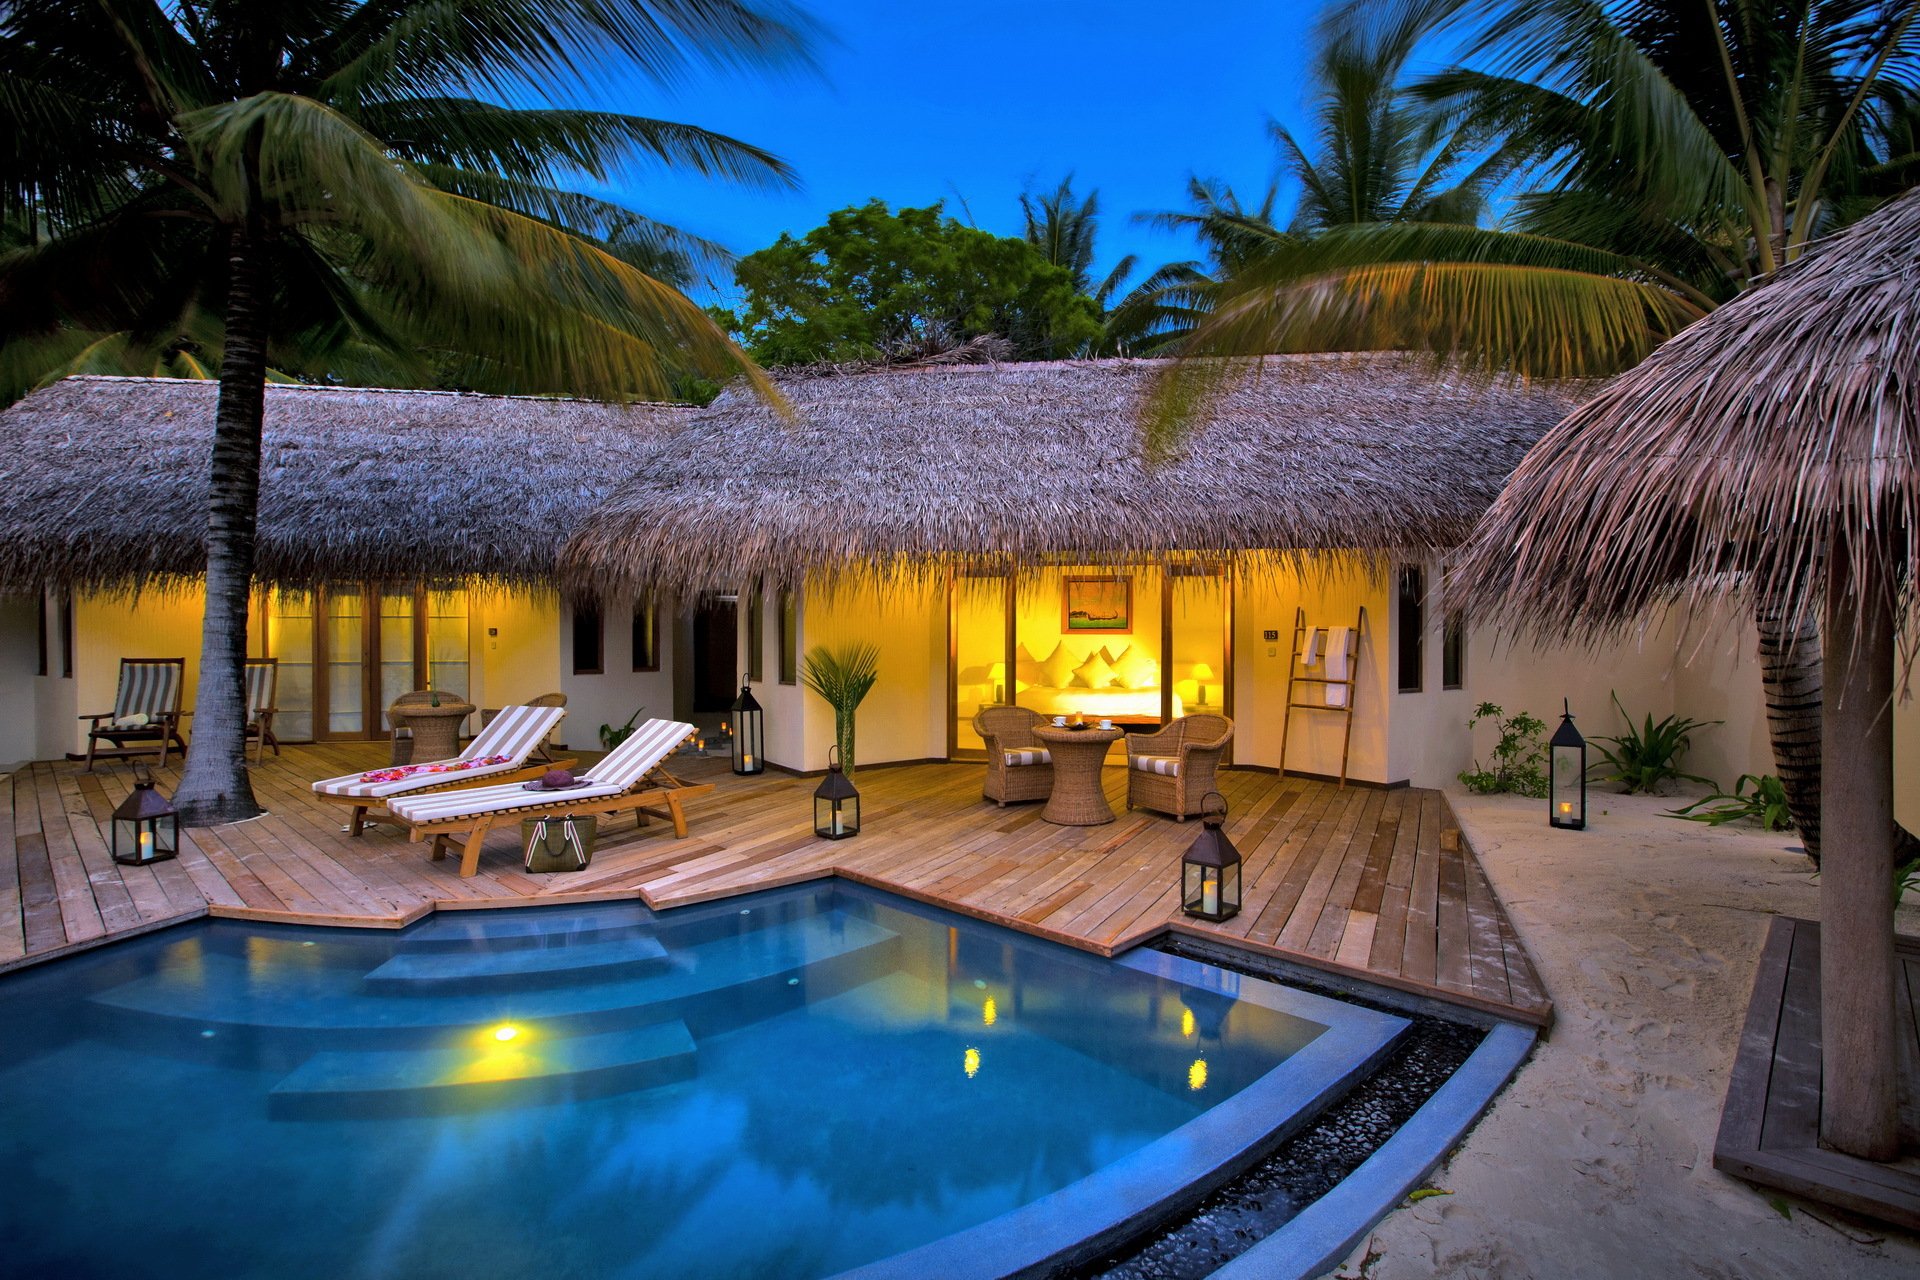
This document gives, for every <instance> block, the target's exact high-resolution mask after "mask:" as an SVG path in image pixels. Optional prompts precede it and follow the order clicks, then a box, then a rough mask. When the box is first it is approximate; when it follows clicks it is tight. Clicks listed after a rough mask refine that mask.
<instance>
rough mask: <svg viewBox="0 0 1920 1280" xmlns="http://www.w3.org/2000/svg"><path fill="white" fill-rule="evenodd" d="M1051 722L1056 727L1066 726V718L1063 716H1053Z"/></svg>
mask: <svg viewBox="0 0 1920 1280" xmlns="http://www.w3.org/2000/svg"><path fill="white" fill-rule="evenodd" d="M1053 723H1054V726H1055V727H1056V728H1061V729H1064V728H1066V726H1067V718H1066V717H1065V716H1055V717H1054V718H1053Z"/></svg>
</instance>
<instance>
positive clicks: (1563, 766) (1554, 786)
mask: <svg viewBox="0 0 1920 1280" xmlns="http://www.w3.org/2000/svg"><path fill="white" fill-rule="evenodd" d="M1560 705H1561V707H1562V711H1561V715H1560V727H1559V728H1558V729H1555V730H1554V731H1553V737H1552V738H1550V739H1549V740H1548V742H1547V752H1548V757H1549V758H1548V761H1547V825H1548V826H1553V827H1561V828H1563V829H1565V830H1567V831H1582V830H1585V829H1586V825H1587V740H1586V739H1585V738H1583V737H1581V736H1580V730H1578V729H1576V728H1574V725H1573V707H1572V704H1571V703H1569V702H1567V701H1566V700H1564V699H1563V700H1562V701H1561V704H1560Z"/></svg>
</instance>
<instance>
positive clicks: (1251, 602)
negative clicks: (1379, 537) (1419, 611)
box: [1233, 560, 1396, 782]
mask: <svg viewBox="0 0 1920 1280" xmlns="http://www.w3.org/2000/svg"><path fill="white" fill-rule="evenodd" d="M1363 605H1364V606H1365V607H1366V610H1367V627H1366V631H1365V632H1364V633H1363V635H1362V637H1361V641H1360V652H1359V662H1358V668H1357V670H1356V672H1355V679H1356V681H1357V684H1356V686H1355V688H1354V691H1353V692H1354V704H1353V712H1354V714H1353V741H1352V744H1351V750H1350V753H1349V755H1348V760H1347V776H1348V777H1349V778H1350V779H1352V780H1355V781H1359V782H1388V781H1392V780H1394V779H1392V778H1391V777H1390V763H1391V762H1390V760H1389V736H1388V725H1389V717H1390V716H1391V715H1392V714H1393V713H1394V711H1395V710H1396V708H1395V706H1394V704H1393V701H1392V699H1393V692H1392V685H1391V683H1390V681H1391V679H1392V663H1391V661H1390V659H1391V655H1392V652H1393V650H1392V647H1391V646H1392V634H1391V618H1390V611H1389V609H1388V607H1387V606H1388V595H1387V590H1386V584H1385V583H1384V582H1381V581H1378V580H1376V579H1375V578H1374V577H1373V576H1372V575H1370V574H1368V573H1367V572H1366V570H1365V568H1364V567H1363V566H1362V565H1361V564H1360V563H1359V562H1358V561H1340V562H1337V563H1330V564H1329V566H1328V568H1327V570H1326V571H1325V572H1324V573H1319V572H1315V573H1312V574H1310V575H1308V576H1305V577H1303V576H1302V575H1301V574H1299V573H1298V572H1296V571H1295V570H1294V569H1293V568H1291V567H1290V566H1288V565H1286V564H1284V563H1283V562H1281V561H1278V560H1269V561H1264V562H1260V563H1258V564H1255V565H1253V566H1250V567H1243V568H1242V569H1241V571H1240V573H1239V576H1238V578H1237V579H1236V582H1235V588H1234V610H1233V658H1234V694H1233V698H1234V712H1233V723H1234V740H1233V758H1234V761H1235V763H1237V764H1246V765H1258V766H1262V767H1264V768H1269V769H1274V768H1278V767H1279V766H1280V762H1281V761H1280V739H1281V727H1282V724H1283V723H1284V722H1285V721H1284V718H1285V717H1286V716H1287V714H1288V712H1287V706H1286V704H1287V673H1288V667H1289V663H1290V661H1291V657H1292V653H1293V650H1292V648H1291V646H1292V643H1293V631H1294V610H1295V609H1296V608H1298V609H1302V610H1304V611H1305V614H1306V621H1307V625H1309V626H1317V627H1332V626H1352V625H1354V623H1355V620H1356V619H1357V617H1358V616H1359V611H1360V608H1361V606H1363ZM1267 631H1274V632H1277V633H1278V638H1277V639H1275V640H1267V639H1266V638H1265V633H1266V632H1267ZM1315 688H1317V686H1315ZM1297 692H1298V693H1299V694H1300V696H1299V697H1297V698H1296V701H1308V700H1311V699H1312V698H1313V697H1314V694H1313V693H1311V692H1308V686H1306V685H1301V686H1300V687H1299V690H1298V691H1297ZM1345 732H1346V723H1345V717H1343V716H1340V715H1338V714H1336V713H1334V712H1331V711H1295V712H1293V713H1292V720H1291V727H1290V729H1289V731H1288V733H1287V744H1286V746H1287V750H1286V767H1287V768H1288V769H1290V770H1299V771H1301V772H1305V773H1316V774H1324V775H1326V776H1328V777H1336V776H1338V775H1339V772H1340V747H1341V739H1342V737H1343V736H1344V734H1345Z"/></svg>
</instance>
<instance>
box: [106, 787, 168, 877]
mask: <svg viewBox="0 0 1920 1280" xmlns="http://www.w3.org/2000/svg"><path fill="white" fill-rule="evenodd" d="M179 852H180V815H178V814H176V813H175V812H174V811H173V806H172V805H170V804H168V803H167V800H166V797H165V796H163V795H161V794H160V793H159V792H158V791H155V790H154V789H153V775H152V774H150V773H148V772H147V767H146V766H145V765H135V766H134V770H133V794H132V795H130V796H128V797H127V798H126V799H125V800H122V801H121V802H120V807H119V808H117V809H115V810H114V811H113V860H114V861H115V862H123V863H125V864H127V865H128V866H130V867H141V866H145V865H146V864H148V863H150V862H165V861H166V860H167V859H168V858H171V857H173V856H175V855H176V854H178V853H179Z"/></svg>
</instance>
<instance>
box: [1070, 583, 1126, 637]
mask: <svg viewBox="0 0 1920 1280" xmlns="http://www.w3.org/2000/svg"><path fill="white" fill-rule="evenodd" d="M1062 596H1063V598H1062V600H1061V605H1060V629H1061V630H1062V631H1070V632H1077V633H1078V634H1080V635H1122V634H1124V633H1126V632H1129V631H1132V630H1133V579H1132V578H1129V577H1123V576H1116V577H1111V578H1066V579H1064V580H1063V581H1062Z"/></svg>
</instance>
